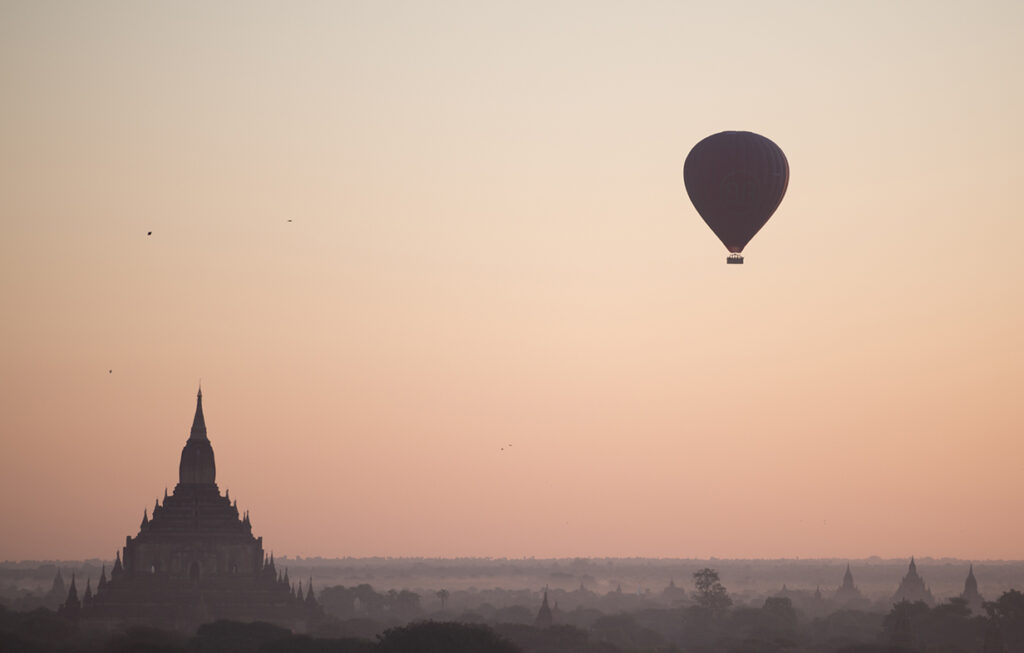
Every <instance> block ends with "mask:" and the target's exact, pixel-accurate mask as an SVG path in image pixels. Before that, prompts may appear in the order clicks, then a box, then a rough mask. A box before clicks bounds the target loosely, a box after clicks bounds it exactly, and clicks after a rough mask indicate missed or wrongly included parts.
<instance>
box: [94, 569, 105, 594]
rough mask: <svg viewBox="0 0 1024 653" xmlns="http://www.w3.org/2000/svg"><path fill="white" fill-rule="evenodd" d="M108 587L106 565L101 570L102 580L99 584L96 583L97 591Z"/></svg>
mask: <svg viewBox="0 0 1024 653" xmlns="http://www.w3.org/2000/svg"><path fill="white" fill-rule="evenodd" d="M106 585H107V565H106V564H104V565H103V567H101V568H100V580H99V582H98V583H96V591H97V592H99V591H100V590H101V589H103V588H104V587H105V586H106Z"/></svg>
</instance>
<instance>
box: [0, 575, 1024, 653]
mask: <svg viewBox="0 0 1024 653" xmlns="http://www.w3.org/2000/svg"><path fill="white" fill-rule="evenodd" d="M707 562H710V563H711V564H704V565H698V564H691V563H687V564H691V566H690V573H689V574H688V575H686V576H683V575H678V576H676V574H678V573H679V567H680V563H679V562H678V561H676V562H672V563H666V562H664V561H650V564H649V565H646V566H645V565H644V564H643V563H641V562H639V561H625V562H623V563H621V564H619V565H616V564H612V565H608V564H607V563H605V564H604V565H603V566H602V565H601V564H595V563H594V561H587V560H574V561H558V564H557V565H552V564H547V565H546V567H542V568H543V569H544V571H546V580H548V581H551V580H555V581H557V582H558V583H559V586H551V585H548V586H546V588H545V586H544V585H540V584H535V585H533V586H531V587H527V588H523V587H518V588H517V587H512V588H508V589H506V588H502V587H498V586H494V587H489V588H486V587H485V588H480V587H476V586H472V585H471V586H466V585H465V583H464V582H463V581H462V580H460V577H459V573H452V572H453V571H454V572H461V573H466V572H469V573H472V574H475V577H476V579H477V582H481V581H483V582H486V581H487V580H488V579H490V578H494V577H496V576H495V575H493V574H489V573H487V570H488V569H490V571H491V572H495V571H497V572H498V573H500V574H502V575H503V577H507V576H509V575H513V576H514V574H510V570H511V569H512V568H514V567H515V563H510V562H508V561H490V562H489V563H485V562H483V561H465V562H463V563H461V564H456V563H453V562H452V561H445V562H444V564H443V565H439V566H442V567H444V568H445V570H446V571H447V572H449V573H450V574H451V576H450V577H444V575H443V574H437V575H436V576H435V575H434V574H433V572H434V571H435V570H431V569H429V568H425V567H429V563H424V562H422V561H417V562H410V561H393V562H392V563H391V566H392V567H393V568H392V569H391V570H390V577H395V576H397V575H400V574H408V573H409V572H411V571H412V572H415V573H416V574H417V575H416V576H407V580H412V579H417V580H422V579H423V578H435V579H441V580H445V581H454V582H455V585H452V586H451V587H448V582H445V583H444V585H440V584H439V585H437V586H435V587H433V588H431V587H422V586H419V585H417V586H415V587H411V584H410V586H406V587H384V586H381V587H379V588H378V587H375V586H374V585H373V584H371V583H369V582H360V583H355V584H349V585H345V584H329V585H325V586H321V587H320V588H319V589H318V591H317V600H318V601H319V602H320V605H321V606H322V607H323V610H324V616H323V619H322V620H320V621H319V622H317V623H316V624H314V625H313V626H311V627H310V628H309V630H308V632H304V633H298V632H292V631H290V630H288V629H287V628H282V627H281V626H275V625H272V624H265V623H249V624H246V623H236V622H223V621H222V622H215V623H211V624H205V625H203V626H201V627H200V628H199V629H198V631H196V632H194V633H173V632H166V631H162V630H157V629H153V628H146V627H139V626H135V627H128V628H124V629H122V630H119V631H114V632H108V631H103V630H99V629H94V628H90V627H89V626H88V625H87V624H84V623H76V622H74V621H73V620H70V619H68V618H66V617H64V616H61V615H59V614H57V613H55V612H54V610H53V609H51V608H49V607H46V605H44V604H45V603H46V602H47V601H51V602H52V601H53V599H54V587H50V588H46V587H45V586H44V587H37V592H27V590H25V589H18V591H17V592H16V593H15V596H14V597H13V599H10V598H6V597H7V594H5V595H4V598H3V604H4V606H5V607H0V651H5V652H6V651H38V652H41V653H49V652H51V651H65V650H68V651H70V650H75V651H95V652H97V653H100V652H106V651H163V652H165V653H175V652H182V653H185V652H194V651H204V652H205V651H237V652H238V653H244V652H248V651H252V652H253V653H263V652H276V651H299V652H302V651H311V652H312V651H316V652H320V651H336V652H341V653H346V652H354V653H370V652H373V651H386V652H389V653H395V652H403V651H422V652H425V653H430V652H431V651H446V652H454V653H458V652H459V651H477V652H479V651H483V652H486V651H495V652H496V653H497V652H500V653H506V652H508V653H511V652H513V651H520V652H523V653H554V652H563V651H564V652H569V653H598V652H600V653H618V652H621V653H641V652H652V653H653V652H668V651H687V652H694V653H704V652H708V653H710V652H712V651H715V652H718V651H725V652H737V653H740V652H747V651H769V652H770V651H779V652H792V653H804V652H810V651H815V652H817V651H821V652H823V653H824V652H829V653H832V652H835V653H858V652H861V653H867V652H871V651H877V652H882V651H888V652H890V653H898V652H901V651H902V652H908V651H920V652H925V651H928V652H930V653H934V652H945V653H1024V594H1022V593H1021V592H1020V591H1018V590H1016V589H1009V590H1006V591H1002V592H1000V593H999V594H998V595H993V599H992V600H989V601H981V602H972V601H970V600H968V598H966V597H965V596H959V595H952V596H950V595H949V593H948V592H946V593H945V596H946V598H944V599H939V600H936V601H935V602H934V603H933V604H929V603H926V602H924V601H908V600H901V601H898V602H894V601H893V600H892V597H893V596H894V595H896V594H899V592H895V591H894V590H896V586H897V585H900V586H902V583H901V581H900V578H901V577H902V578H904V579H905V578H906V575H901V573H899V572H901V571H902V572H905V571H906V561H902V562H903V564H902V565H892V566H891V568H890V569H889V571H890V574H889V575H890V583H889V586H888V588H883V591H878V592H875V593H874V594H869V595H868V596H864V595H863V594H862V592H861V588H860V583H859V579H860V577H861V574H860V573H859V572H860V571H861V569H862V566H861V565H857V564H855V565H853V566H852V568H853V574H852V575H851V578H850V579H849V581H848V582H847V579H845V578H842V583H843V587H838V588H837V587H836V586H837V585H839V584H840V578H841V573H840V570H841V569H843V567H840V566H838V563H833V565H832V569H831V571H832V575H833V577H835V578H836V580H835V581H833V583H832V585H831V587H824V588H822V587H815V588H814V589H813V590H811V589H809V588H808V587H806V585H804V586H801V585H802V583H801V582H800V579H799V578H797V577H798V576H799V574H792V575H791V576H789V578H790V579H791V580H790V582H792V583H793V587H790V585H789V584H787V583H782V585H781V587H776V588H775V590H774V591H770V592H764V593H761V594H760V595H757V594H754V593H753V592H750V591H747V592H736V591H734V589H733V588H732V587H730V584H729V580H728V577H726V576H725V574H723V573H722V572H721V571H720V570H719V569H718V567H717V566H716V563H719V562H721V563H724V564H722V565H721V566H723V567H725V568H730V567H731V569H732V572H733V574H735V571H736V569H737V565H738V564H741V565H742V566H741V567H739V568H740V569H744V570H754V572H755V573H756V571H757V570H758V569H759V568H760V569H763V570H767V571H768V574H767V575H771V573H773V572H774V571H777V569H778V567H779V563H777V562H770V561H763V562H759V563H751V562H742V563H737V562H736V561H707ZM100 566H102V563H101V564H100ZM312 566H314V565H311V567H312ZM524 566H525V567H527V568H535V565H533V564H530V563H527V564H526V565H524ZM39 567H40V566H39V565H37V567H36V569H35V570H33V569H30V568H29V567H27V566H24V565H7V566H6V567H3V568H0V572H4V573H3V574H2V575H0V578H6V579H7V580H8V581H11V580H12V579H17V580H21V581H23V582H24V581H32V582H36V580H38V579H39V578H38V577H39V575H40V574H41V573H42V572H39V571H38V569H39ZM388 567H389V563H388V562H387V561H377V562H374V563H373V564H372V565H367V566H366V567H363V572H361V573H363V574H364V575H365V570H366V569H367V568H369V569H373V570H374V571H375V572H376V573H378V574H380V575H382V576H383V575H385V574H383V573H382V571H384V570H386V569H387V568H388ZM650 567H653V568H656V569H660V570H661V571H662V572H664V571H666V570H668V571H670V572H671V573H672V574H673V576H674V577H673V578H670V579H669V580H668V582H667V583H665V584H664V585H663V586H662V587H660V588H648V587H636V588H635V589H632V590H631V591H630V590H626V589H623V583H624V582H625V583H629V582H630V581H634V582H635V579H636V578H637V577H638V576H639V574H638V573H637V571H638V570H643V569H645V568H648V569H649V568H650ZM978 567H979V569H984V567H983V566H982V565H979V566H978ZM58 568H60V569H61V574H60V576H59V578H63V576H64V575H65V573H64V571H65V569H66V570H67V571H68V572H69V573H68V574H67V575H69V576H70V574H71V573H73V574H75V575H76V577H77V578H79V581H78V582H79V583H81V580H80V577H79V576H78V574H81V573H83V572H84V571H85V566H84V565H78V566H67V567H64V566H54V565H50V566H47V567H46V569H45V571H46V572H47V573H49V572H54V573H55V577H54V578H51V579H50V583H51V585H52V586H55V585H56V584H57V580H58V577H56V570H57V569H58ZM395 568H397V569H398V570H400V572H399V574H396V573H395V572H396V569H395ZM795 568H797V569H799V565H797V566H796V567H795ZM810 568H811V569H814V568H816V567H815V566H814V565H810ZM933 570H934V568H933V567H932V566H931V564H930V563H925V564H922V573H921V579H923V580H929V579H930V578H932V571H933ZM302 571H305V570H302ZM958 571H959V572H960V573H959V575H960V576H961V584H962V583H963V563H960V564H959V569H958ZM563 575H565V576H568V578H564V577H563ZM864 575H865V576H867V575H868V574H864ZM907 575H909V574H907ZM980 575H981V576H982V578H983V579H985V582H982V583H981V584H980V587H981V589H982V590H983V591H988V590H987V588H988V587H990V586H992V585H993V583H991V581H990V580H989V578H990V577H989V575H988V573H987V570H986V571H985V572H984V573H982V574H980ZM972 576H973V571H972ZM321 577H323V576H321ZM734 577H735V575H734ZM676 578H679V582H677V581H676V580H675V579H676ZM915 578H917V576H915ZM86 582H88V576H87V575H86ZM613 582H614V583H615V584H614V586H612V583H613ZM36 584H37V585H39V584H40V583H36ZM865 584H866V585H868V586H869V587H870V586H871V584H870V582H869V583H865ZM746 585H747V586H748V587H749V586H750V585H751V583H750V582H748V583H746ZM961 586H963V584H962V585H961ZM16 587H17V586H16ZM844 587H845V590H844ZM592 588H593V589H592ZM851 588H852V589H851ZM925 589H927V588H925ZM844 591H845V594H844ZM545 594H546V596H547V600H548V603H549V605H550V609H549V610H550V622H549V621H548V620H541V619H539V610H540V606H541V601H542V597H543V596H545ZM965 594H966V593H965ZM930 595H931V593H930V591H929V594H928V596H930ZM886 596H888V597H889V598H886ZM27 597H29V598H27ZM33 601H36V602H38V603H39V604H40V605H37V606H35V607H32V608H28V609H21V608H19V607H18V605H16V604H21V605H24V604H26V603H32V602H33ZM548 623H550V625H547V624H548Z"/></svg>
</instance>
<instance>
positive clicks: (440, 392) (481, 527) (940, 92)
mask: <svg viewBox="0 0 1024 653" xmlns="http://www.w3.org/2000/svg"><path fill="white" fill-rule="evenodd" d="M1022 28H1024V3H1019V2H1011V1H1009V0H1005V1H992V2H985V3H981V4H979V5H967V4H961V3H948V2H924V1H910V2H902V3H886V2H866V3H856V4H841V3H818V2H809V1H808V2H803V1H796V0H789V1H783V2H778V3H771V4H770V5H769V4H766V3H758V2H744V3H740V4H739V5H729V6H716V5H713V4H699V5H697V4H690V3H676V2H644V3H640V4H636V5H632V4H631V5H626V4H621V3H609V2H594V3H574V2H555V3H549V2H544V3H539V2H538V3H534V2H517V3H490V4H486V5H479V4H477V3H463V2H454V1H453V2H447V1H446V2H438V3H423V4H421V3H406V2H379V3H377V2H375V3H361V2H350V3H335V2H307V3H300V4H288V5H282V4H279V3H273V2H244V3H243V2H237V3H236V2H226V3H216V4H208V3H202V2H175V3H146V4H136V3H130V2H114V1H97V2H89V3H53V2H16V1H8V2H3V3H0V84H2V85H3V88H4V89H5V94H4V95H5V99H4V102H3V103H0V219H2V226H3V236H2V237H0V306H2V308H3V314H4V318H3V319H2V320H0V339H2V343H3V344H2V345H0V434H2V435H0V437H2V438H3V449H4V451H3V455H2V456H0V521H2V523H3V525H4V536H3V537H2V538H0V559H43V558H52V559H60V558H66V557H71V556H85V557H99V558H107V557H110V556H113V554H114V552H115V551H116V550H118V549H119V548H120V547H121V546H123V545H124V541H125V536H128V535H132V536H134V535H135V534H136V533H137V532H138V527H139V522H140V520H141V519H142V515H143V510H144V509H149V510H152V507H153V503H154V500H156V499H158V498H162V496H163V493H164V489H165V488H167V490H168V491H171V490H173V487H174V484H175V483H176V482H177V472H178V460H179V456H180V452H181V448H182V446H183V445H184V443H185V440H186V438H187V437H188V433H189V426H190V424H191V420H192V415H193V410H194V401H195V392H196V388H197V385H198V382H199V380H200V379H202V384H203V392H204V409H205V414H206V423H207V426H208V429H209V437H210V440H211V442H212V445H213V449H214V451H215V453H216V462H217V482H218V484H219V486H220V488H221V490H222V491H224V490H230V493H231V497H232V498H233V499H237V500H238V505H239V508H240V509H242V510H250V511H251V513H250V514H251V518H252V524H253V532H254V534H255V535H256V536H257V537H262V538H263V546H264V548H265V549H266V550H267V551H270V550H274V551H276V552H287V553H288V554H289V555H294V556H298V555H302V556H304V557H307V556H316V555H351V556H357V557H365V556H398V555H415V556H426V557H462V556H478V557H488V556H489V557H513V558H515V557H524V556H536V557H603V556H609V555H611V556H641V557H677V556H679V557H686V558H710V557H712V556H715V557H718V558H748V557H758V558H769V559H770V558H778V557H783V556H785V557H790V558H794V557H800V558H810V557H821V558H829V559H845V558H863V557H866V556H871V555H879V556H882V557H885V558H900V557H906V558H909V557H910V556H911V555H920V554H927V555H931V556H935V557H945V556H952V557H956V558H959V559H964V560H972V559H973V560H981V559H1004V558H1005V559H1013V558H1019V557H1020V555H1021V554H1020V553H1019V551H1020V546H1019V542H1021V541H1022V539H1024V522H1022V521H1021V520H1020V519H1019V518H1018V516H1019V515H1020V514H1021V513H1022V509H1024V495H1022V493H1021V492H1020V491H1019V488H1018V487H1017V480H1018V479H1019V478H1020V476H1021V463H1020V461H1021V460H1022V453H1024V451H1022V448H1024V446H1022V444H1021V437H1020V436H1021V434H1022V433H1024V428H1022V427H1024V421H1022V414H1021V411H1020V409H1019V405H1020V394H1021V392H1020V391H1021V387H1022V379H1024V375H1022V372H1024V347H1021V346H1020V343H1019V339H1020V333H1022V332H1024V301H1021V300H1022V299H1024V293H1022V289H1024V272H1022V268H1021V266H1020V265H1019V262H1018V261H1017V260H1016V257H1015V256H1014V254H1013V249H1012V246H1013V244H1015V243H1017V242H1019V241H1020V240H1021V236H1022V235H1024V221H1022V220H1021V219H1020V214H1021V210H1020V201H1019V189H1020V188H1021V186H1022V183H1024V178H1022V172H1021V166H1020V165H1019V163H1018V161H1017V159H1018V156H1019V152H1021V151H1022V150H1024V127H1022V124H1021V119H1020V117H1021V116H1022V115H1024V85H1022V84H1020V83H1019V81H1018V78H1019V76H1020V70H1021V69H1024V44H1022V43H1024V41H1022V40H1021V39H1020V38H1019V36H1020V33H1021V30H1022ZM730 129H739V130H750V131H754V132H757V133H760V134H763V135H765V136H766V137H768V138H770V139H772V140H773V141H774V142H775V143H777V144H778V145H779V146H780V147H781V148H782V150H783V151H784V152H785V153H786V156H787V158H788V160H789V165H790V171H791V175H790V183H789V189H788V192H787V195H786V197H785V199H784V200H783V202H782V204H781V206H780V207H779V209H778V211H777V212H776V214H775V216H774V217H773V218H772V219H771V221H770V222H769V223H768V224H767V225H766V226H765V227H764V229H762V231H761V232H760V233H759V234H758V235H757V236H756V237H755V238H754V240H753V241H752V242H751V244H750V245H749V246H748V247H747V249H746V250H745V252H744V254H745V256H746V263H745V264H744V265H743V266H727V265H725V257H726V251H725V249H724V248H723V247H722V245H721V243H719V242H718V240H717V238H715V236H714V235H713V234H712V233H711V232H710V231H709V230H708V228H707V226H706V225H705V224H704V223H703V222H702V221H701V219H700V217H699V216H698V215H697V213H696V212H695V211H694V209H693V207H692V205H691V204H690V202H689V200H688V198H687V195H686V192H685V190H684V188H683V183H682V179H681V172H682V165H683V161H684V159H685V157H686V155H687V153H688V152H689V150H690V148H691V147H692V146H693V145H694V144H695V143H697V142H698V141H699V140H701V139H702V138H704V137H706V136H707V135H709V134H712V133H716V132H719V131H723V130H730ZM149 232H152V233H151V235H147V234H148V233H149Z"/></svg>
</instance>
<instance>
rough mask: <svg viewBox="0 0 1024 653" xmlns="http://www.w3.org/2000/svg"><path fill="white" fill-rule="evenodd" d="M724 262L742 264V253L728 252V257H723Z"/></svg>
mask: <svg viewBox="0 0 1024 653" xmlns="http://www.w3.org/2000/svg"><path fill="white" fill-rule="evenodd" d="M725 262H726V263H728V264H729V265H743V255H742V254H729V258H727V259H725Z"/></svg>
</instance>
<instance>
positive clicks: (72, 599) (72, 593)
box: [59, 574, 82, 619]
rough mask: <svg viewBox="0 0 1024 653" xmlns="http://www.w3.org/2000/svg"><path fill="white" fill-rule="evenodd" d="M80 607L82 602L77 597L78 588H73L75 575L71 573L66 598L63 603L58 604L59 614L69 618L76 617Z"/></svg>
mask: <svg viewBox="0 0 1024 653" xmlns="http://www.w3.org/2000/svg"><path fill="white" fill-rule="evenodd" d="M81 609H82V602H81V601H80V600H79V599H78V590H77V589H75V575H74V574H71V587H70V588H69V589H68V598H67V600H65V601H64V605H62V606H60V610H59V612H60V614H63V615H64V616H65V617H68V618H71V619H77V618H78V613H79V611H80V610H81Z"/></svg>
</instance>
